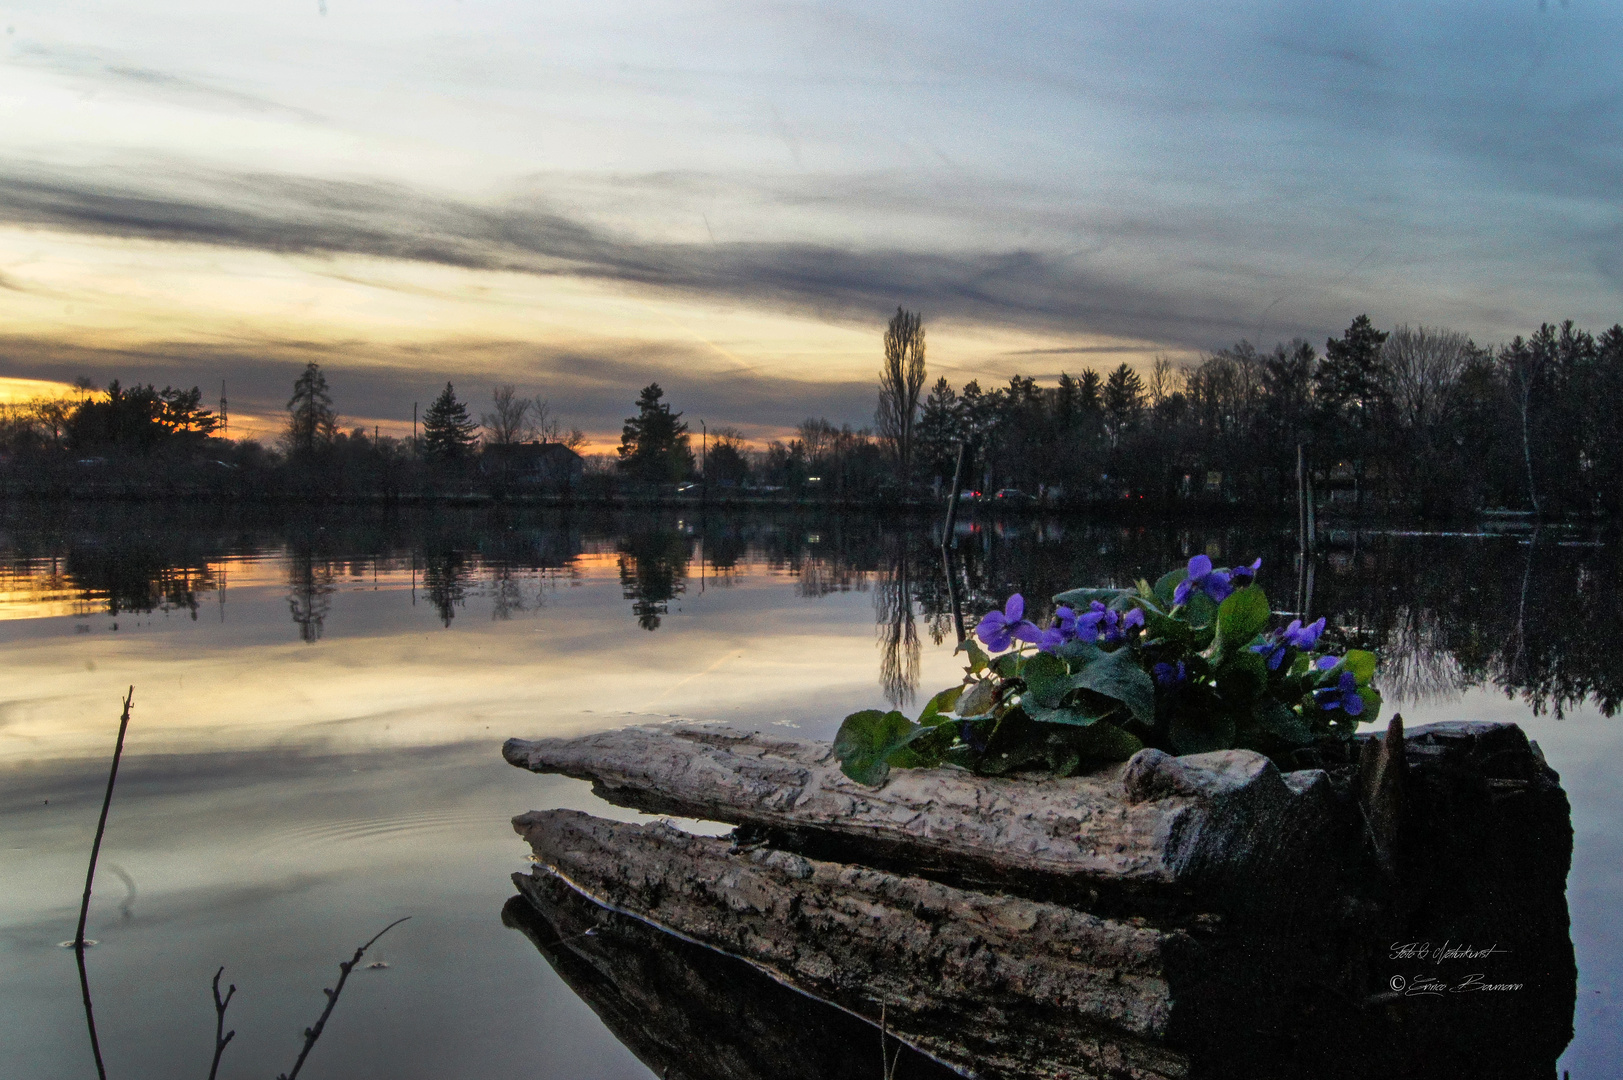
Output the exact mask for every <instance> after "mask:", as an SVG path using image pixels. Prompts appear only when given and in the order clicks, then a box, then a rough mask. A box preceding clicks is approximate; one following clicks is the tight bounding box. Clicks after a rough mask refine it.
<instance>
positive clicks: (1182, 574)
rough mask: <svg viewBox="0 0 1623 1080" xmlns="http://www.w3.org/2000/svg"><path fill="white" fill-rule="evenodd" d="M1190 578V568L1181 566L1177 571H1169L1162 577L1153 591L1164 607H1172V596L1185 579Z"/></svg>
mask: <svg viewBox="0 0 1623 1080" xmlns="http://www.w3.org/2000/svg"><path fill="white" fill-rule="evenodd" d="M1188 576H1189V568H1188V567H1187V566H1180V567H1178V568H1177V569H1176V570H1169V571H1168V572H1166V573H1165V574H1162V575H1161V580H1159V581H1157V582H1156V583H1155V589H1154V590H1153V591H1154V592H1155V597H1156V599H1157V600H1160V601H1161V604H1162V606H1163V607H1171V606H1172V594H1173V593H1174V592H1176V591H1177V589H1178V586H1179V585H1181V584H1183V581H1184V579H1185V578H1187V577H1188Z"/></svg>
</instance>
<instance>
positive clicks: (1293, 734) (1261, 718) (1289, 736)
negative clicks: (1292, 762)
mask: <svg viewBox="0 0 1623 1080" xmlns="http://www.w3.org/2000/svg"><path fill="white" fill-rule="evenodd" d="M1252 721H1253V722H1254V723H1255V724H1256V726H1257V727H1259V728H1261V729H1262V730H1263V731H1266V732H1268V733H1269V734H1271V735H1274V736H1276V737H1278V738H1280V739H1283V740H1285V741H1286V742H1289V743H1295V744H1297V745H1298V746H1305V745H1307V744H1308V743H1310V742H1312V741H1313V726H1312V725H1311V724H1309V723H1308V722H1307V720H1306V719H1304V718H1303V717H1302V716H1300V715H1298V713H1297V712H1296V710H1294V709H1292V708H1291V707H1290V706H1288V705H1286V704H1285V703H1284V702H1282V701H1269V702H1266V703H1264V704H1261V705H1259V706H1257V710H1256V712H1255V713H1253V714H1252Z"/></svg>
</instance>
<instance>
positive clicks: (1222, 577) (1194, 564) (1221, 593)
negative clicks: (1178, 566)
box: [1172, 555, 1234, 604]
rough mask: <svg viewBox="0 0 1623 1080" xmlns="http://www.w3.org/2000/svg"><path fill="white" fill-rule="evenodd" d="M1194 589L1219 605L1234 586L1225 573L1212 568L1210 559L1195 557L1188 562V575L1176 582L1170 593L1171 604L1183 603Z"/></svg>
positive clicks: (1201, 556) (1200, 556) (1202, 556)
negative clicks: (1176, 585) (1175, 586)
mask: <svg viewBox="0 0 1623 1080" xmlns="http://www.w3.org/2000/svg"><path fill="white" fill-rule="evenodd" d="M1196 589H1199V590H1201V591H1202V592H1204V593H1205V594H1206V595H1207V596H1209V597H1211V598H1212V599H1213V600H1215V601H1217V602H1218V603H1219V604H1221V603H1222V602H1223V601H1224V600H1226V599H1228V595H1229V593H1232V592H1233V591H1234V586H1233V584H1231V583H1230V581H1229V576H1228V574H1227V573H1225V572H1224V571H1222V570H1216V569H1213V568H1212V560H1211V559H1209V558H1207V557H1206V556H1204V555H1196V556H1195V557H1194V558H1192V559H1190V560H1189V575H1188V576H1187V577H1185V578H1184V579H1183V580H1182V581H1180V582H1178V587H1177V588H1176V589H1174V590H1173V591H1172V602H1173V603H1174V604H1182V603H1184V602H1185V601H1187V600H1188V599H1189V594H1190V593H1192V592H1194V591H1195V590H1196Z"/></svg>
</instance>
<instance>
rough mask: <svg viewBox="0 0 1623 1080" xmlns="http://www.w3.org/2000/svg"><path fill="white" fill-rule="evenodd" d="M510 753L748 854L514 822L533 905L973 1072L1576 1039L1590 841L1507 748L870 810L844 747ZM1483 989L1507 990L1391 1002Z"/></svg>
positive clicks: (1476, 1058) (1520, 1046) (1492, 1047)
mask: <svg viewBox="0 0 1623 1080" xmlns="http://www.w3.org/2000/svg"><path fill="white" fill-rule="evenodd" d="M505 754H506V756H507V759H508V760H509V761H510V762H513V763H514V764H517V765H522V766H524V767H527V768H533V769H536V770H538V771H551V772H563V773H567V774H569V775H573V776H578V777H584V778H587V779H590V780H592V781H594V783H595V785H596V788H597V790H598V791H599V792H600V793H601V794H603V795H604V796H605V797H606V798H609V799H610V800H611V801H613V802H616V803H618V804H622V805H631V806H636V807H640V808H643V809H648V810H653V811H655V812H661V813H676V814H681V815H684V816H691V817H699V818H707V819H714V820H722V821H728V822H733V823H736V824H737V825H739V826H740V828H739V829H738V830H737V831H736V832H735V834H734V837H733V838H732V839H731V840H721V839H715V838H705V837H697V836H693V835H691V834H688V833H684V832H681V831H680V830H678V829H676V828H674V827H671V826H669V825H665V824H651V825H641V826H639V825H629V824H618V823H612V822H608V821H603V820H600V819H596V818H592V817H589V816H587V815H582V814H578V813H572V812H561V811H553V812H542V813H531V814H526V815H521V816H520V817H519V818H517V819H515V821H514V825H515V828H517V829H518V830H519V831H520V832H521V833H522V834H523V835H524V836H525V837H526V838H527V839H528V840H529V842H530V844H531V846H532V849H533V850H534V853H535V858H536V861H537V863H538V867H537V869H536V870H535V871H534V872H533V874H532V875H530V876H528V877H525V876H516V877H515V880H516V881H517V882H518V884H519V886H520V889H521V892H523V893H524V895H526V896H527V897H529V898H530V899H531V900H532V901H533V902H534V903H535V904H536V905H538V906H540V905H542V904H544V903H545V901H546V897H547V896H548V895H554V894H555V893H556V890H557V888H558V887H559V886H560V885H562V886H567V887H569V888H571V889H573V890H575V891H576V892H578V894H579V895H580V896H581V897H584V898H586V899H589V900H590V901H592V902H594V903H596V904H598V905H601V906H602V908H603V910H605V911H614V912H620V913H623V914H624V915H628V916H632V917H635V918H637V919H639V920H642V921H644V922H645V923H646V924H647V925H649V926H650V927H653V928H657V929H658V930H660V931H665V932H667V933H669V934H670V935H673V936H675V937H680V938H682V939H685V940H688V941H692V942H697V943H701V944H703V945H706V946H709V947H711V948H714V949H717V950H720V951H722V952H724V953H727V954H729V955H731V956H733V957H737V958H740V959H741V960H743V961H744V962H747V963H748V964H751V965H753V966H754V967H755V968H757V969H758V970H760V971H762V972H764V973H766V974H767V975H769V976H770V977H771V978H773V979H775V980H778V981H779V982H781V983H782V984H784V985H786V986H790V987H793V988H795V989H797V990H800V991H802V992H804V993H806V994H809V995H811V996H813V997H816V998H818V999H820V1000H822V1001H824V1002H828V1003H832V1004H833V1005H835V1006H838V1007H839V1008H841V1009H845V1010H848V1011H849V1012H851V1013H853V1014H855V1015H858V1016H861V1017H863V1018H865V1019H867V1020H868V1021H870V1022H872V1023H877V1022H879V1020H880V1016H881V1010H883V1015H884V1016H885V1017H886V1022H887V1024H888V1026H889V1028H890V1029H891V1030H892V1031H893V1032H896V1033H897V1034H899V1035H900V1036H901V1037H902V1038H903V1039H905V1040H906V1041H907V1042H908V1043H909V1044H910V1045H912V1046H914V1047H917V1048H919V1049H920V1050H922V1051H924V1052H926V1053H928V1054H929V1055H931V1056H933V1057H935V1058H936V1059H938V1060H941V1061H944V1062H947V1063H948V1064H950V1065H952V1066H953V1067H955V1068H956V1069H958V1070H960V1071H963V1072H965V1073H968V1074H973V1075H984V1076H988V1077H997V1076H1003V1077H1016V1076H1035V1077H1053V1078H1055V1080H1058V1078H1060V1077H1094V1076H1099V1077H1106V1076H1108V1077H1123V1078H1126V1077H1133V1078H1150V1077H1175V1076H1184V1075H1188V1076H1191V1077H1231V1076H1232V1077H1241V1076H1244V1077H1248V1078H1250V1077H1267V1076H1279V1077H1286V1076H1299V1075H1313V1076H1318V1077H1346V1078H1351V1077H1361V1076H1366V1075H1383V1076H1409V1075H1415V1076H1419V1075H1428V1076H1461V1077H1463V1076H1473V1077H1474V1076H1503V1077H1523V1076H1540V1077H1549V1076H1550V1075H1551V1074H1552V1070H1553V1063H1554V1061H1555V1059H1556V1057H1557V1056H1558V1055H1559V1053H1560V1050H1561V1048H1562V1047H1564V1046H1565V1044H1566V1042H1567V1040H1568V1039H1569V1038H1570V1035H1571V1017H1572V1005H1573V995H1574V992H1575V984H1576V968H1575V965H1574V963H1573V955H1572V947H1571V942H1570V939H1569V938H1568V933H1567V931H1568V927H1567V912H1566V902H1565V876H1566V870H1567V866H1568V862H1569V860H1570V854H1571V839H1572V837H1571V825H1570V811H1569V809H1568V807H1567V804H1566V798H1565V795H1564V794H1563V793H1562V792H1561V789H1560V786H1559V783H1558V780H1557V778H1556V777H1555V774H1554V773H1553V772H1552V771H1551V770H1550V769H1549V768H1548V766H1547V765H1545V764H1544V762H1543V759H1542V756H1541V755H1540V754H1539V753H1538V750H1537V748H1536V746H1533V745H1530V744H1529V743H1528V741H1527V739H1526V738H1525V736H1524V735H1523V734H1522V733H1521V731H1520V730H1519V729H1518V728H1516V727H1515V726H1514V725H1487V724H1446V725H1432V726H1431V727H1428V728H1422V729H1419V730H1418V731H1415V732H1412V733H1410V735H1409V737H1408V738H1405V737H1404V734H1403V731H1402V727H1401V722H1395V723H1394V725H1393V727H1392V728H1391V729H1390V730H1389V733H1388V735H1387V736H1386V737H1385V738H1384V739H1382V738H1375V739H1364V740H1362V749H1360V748H1359V747H1354V748H1353V750H1352V752H1351V753H1350V754H1348V755H1346V756H1345V757H1344V758H1342V759H1341V760H1332V761H1325V762H1323V764H1324V765H1325V766H1326V768H1324V769H1316V770H1305V771H1301V772H1296V773H1289V774H1281V773H1280V772H1279V771H1278V770H1277V769H1276V768H1275V767H1274V766H1273V765H1272V764H1271V763H1270V762H1268V761H1267V760H1266V759H1263V758H1261V757H1260V756H1259V755H1255V754H1250V753H1247V752H1244V751H1229V752H1224V753H1220V754H1207V755H1197V756H1193V757H1185V758H1172V757H1169V756H1167V755H1165V754H1162V753H1160V752H1158V751H1153V750H1147V751H1143V752H1141V753H1140V754H1138V755H1137V756H1135V757H1134V759H1133V760H1132V761H1130V762H1128V763H1127V764H1126V765H1125V766H1116V767H1112V768H1110V769H1106V770H1103V771H1101V772H1099V773H1096V774H1093V775H1090V776H1084V777H1076V778H1071V779H1068V780H1039V781H1033V780H1022V779H1008V778H998V779H989V778H978V777H974V776H971V775H969V774H967V773H961V772H958V771H955V770H930V771H922V770H921V771H910V770H898V771H896V772H894V773H893V774H892V775H893V777H894V779H892V781H891V782H890V783H889V784H887V785H886V786H885V787H883V788H880V789H877V790H876V789H871V788H865V787H862V786H860V785H857V784H855V783H853V782H852V781H850V780H848V779H847V778H846V777H844V775H843V774H841V773H839V771H838V768H837V765H835V764H834V763H833V762H832V761H830V760H828V759H827V757H826V755H827V749H826V747H825V746H821V745H816V744H809V743H805V742H801V741H798V740H792V739H782V738H773V737H769V736H761V735H753V736H750V735H741V734H734V733H723V732H717V731H713V730H694V729H685V728H675V727H672V728H638V729H629V730H626V731H620V732H611V733H605V734H602V735H596V736H589V737H586V738H582V739H575V740H541V741H537V742H523V741H520V740H512V741H509V742H508V744H507V745H506V747H505ZM1248 886H1249V888H1248ZM1412 942H1421V943H1428V944H1430V945H1433V946H1441V945H1442V944H1443V943H1444V942H1453V943H1454V944H1455V945H1456V946H1458V945H1460V944H1464V945H1466V946H1469V947H1470V948H1472V949H1473V950H1480V949H1482V948H1483V947H1484V946H1496V947H1495V948H1492V949H1490V951H1489V953H1488V955H1487V958H1486V959H1484V960H1482V961H1481V962H1480V963H1479V964H1477V966H1478V967H1481V968H1482V969H1483V970H1482V972H1474V969H1473V971H1472V972H1467V971H1465V970H1464V969H1463V968H1461V967H1460V966H1459V965H1453V966H1449V967H1444V966H1440V965H1433V966H1427V965H1426V964H1425V963H1423V962H1420V961H1417V960H1415V959H1414V958H1413V957H1402V956H1400V955H1399V951H1400V950H1399V946H1401V945H1403V944H1405V943H1412ZM1466 966H1467V967H1469V966H1470V965H1466ZM1472 973H1475V974H1479V975H1480V976H1481V978H1482V979H1485V980H1487V982H1488V983H1489V984H1490V985H1505V986H1512V985H1513V986H1515V987H1517V989H1516V990H1514V991H1505V992H1496V993H1473V994H1469V995H1466V994H1459V993H1444V994H1421V995H1418V996H1417V995H1415V994H1412V993H1409V992H1406V991H1405V990H1402V989H1398V988H1397V983H1396V982H1395V981H1394V980H1395V979H1398V978H1401V979H1402V980H1410V979H1413V978H1416V977H1422V978H1424V977H1428V975H1429V974H1434V975H1438V976H1463V975H1466V974H1472ZM1405 985H1409V984H1408V983H1406V984H1405ZM1505 1032H1515V1038H1514V1040H1513V1042H1512V1045H1510V1046H1506V1044H1505V1043H1504V1041H1503V1038H1502V1036H1503V1034H1504V1033H1505Z"/></svg>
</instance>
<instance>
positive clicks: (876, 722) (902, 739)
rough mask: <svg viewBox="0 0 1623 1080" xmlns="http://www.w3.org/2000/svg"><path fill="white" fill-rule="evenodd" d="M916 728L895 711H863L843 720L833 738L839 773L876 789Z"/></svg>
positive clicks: (887, 774) (911, 722)
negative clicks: (891, 757) (891, 761)
mask: <svg viewBox="0 0 1623 1080" xmlns="http://www.w3.org/2000/svg"><path fill="white" fill-rule="evenodd" d="M915 730H917V725H915V724H914V723H913V721H911V720H909V719H908V718H907V717H905V716H903V715H902V714H901V713H899V712H896V711H895V710H894V709H893V710H891V711H890V712H884V713H882V712H880V711H879V710H878V709H864V710H863V711H861V712H854V713H852V714H851V715H850V716H847V717H846V718H845V722H844V723H842V724H841V725H840V730H839V732H838V733H837V734H836V735H835V736H834V756H835V757H837V758H839V759H840V771H841V772H843V773H845V775H847V776H849V777H850V778H851V779H853V780H855V781H856V782H857V783H859V784H867V785H869V786H870V787H878V786H879V785H881V784H883V783H884V782H885V780H886V778H887V777H889V776H890V762H889V758H890V755H891V753H892V752H893V751H896V750H899V749H901V748H902V747H903V746H905V745H906V744H907V741H908V737H909V736H911V735H912V733H913V732H914V731H915Z"/></svg>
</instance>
